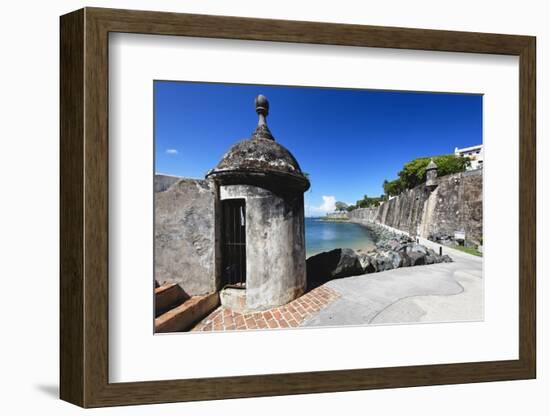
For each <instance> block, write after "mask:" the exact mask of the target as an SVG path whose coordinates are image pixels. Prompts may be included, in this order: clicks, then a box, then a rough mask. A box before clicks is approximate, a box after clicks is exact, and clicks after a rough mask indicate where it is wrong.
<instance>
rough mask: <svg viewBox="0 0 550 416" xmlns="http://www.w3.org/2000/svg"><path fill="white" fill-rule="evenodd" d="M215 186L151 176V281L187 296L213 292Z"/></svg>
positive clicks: (214, 289) (162, 176)
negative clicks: (173, 286) (172, 285)
mask: <svg viewBox="0 0 550 416" xmlns="http://www.w3.org/2000/svg"><path fill="white" fill-rule="evenodd" d="M216 192H217V191H216V186H215V185H214V183H213V182H212V181H209V180H198V179H183V178H175V177H173V176H165V175H155V280H157V281H158V282H159V283H160V284H163V283H177V284H178V285H179V286H181V288H182V289H183V290H184V291H185V292H186V293H187V294H188V295H199V294H206V293H211V292H214V291H216V289H217V287H216V286H217V281H216V276H217V275H218V273H216V271H217V268H218V267H219V260H218V258H219V256H218V251H217V250H218V245H217V241H218V239H217V238H216V233H217V230H216V220H215V218H216V216H217V215H218V208H217V202H216V201H217V197H216Z"/></svg>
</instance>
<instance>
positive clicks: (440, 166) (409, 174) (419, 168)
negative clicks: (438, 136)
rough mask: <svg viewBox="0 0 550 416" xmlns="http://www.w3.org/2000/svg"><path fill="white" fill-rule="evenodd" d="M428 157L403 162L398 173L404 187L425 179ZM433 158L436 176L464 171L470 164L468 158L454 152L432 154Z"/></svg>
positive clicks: (412, 185) (418, 183)
mask: <svg viewBox="0 0 550 416" xmlns="http://www.w3.org/2000/svg"><path fill="white" fill-rule="evenodd" d="M430 159H432V158H430V157H420V158H418V159H414V160H411V161H410V162H407V163H405V165H404V166H403V169H402V170H401V171H400V172H399V173H398V176H399V179H400V180H401V183H402V185H403V188H404V189H412V188H414V187H415V186H418V185H420V184H421V183H424V182H425V181H426V166H428V163H430ZM433 160H434V162H435V164H436V165H437V176H445V175H450V174H452V173H458V172H464V171H465V170H466V168H467V167H468V165H469V164H470V160H469V159H468V158H465V157H461V156H455V155H454V154H452V155H442V156H434V157H433ZM404 189H403V190H404Z"/></svg>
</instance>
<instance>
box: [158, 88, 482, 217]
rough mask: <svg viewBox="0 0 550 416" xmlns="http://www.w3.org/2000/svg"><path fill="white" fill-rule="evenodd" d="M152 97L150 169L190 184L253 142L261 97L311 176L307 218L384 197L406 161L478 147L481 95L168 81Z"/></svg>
mask: <svg viewBox="0 0 550 416" xmlns="http://www.w3.org/2000/svg"><path fill="white" fill-rule="evenodd" d="M154 94H155V171H156V172H157V173H164V174H169V175H175V176H183V177H191V178H204V175H205V174H206V172H207V171H208V170H209V169H211V168H213V167H214V166H216V165H217V163H218V162H219V160H220V159H221V157H222V156H223V154H224V153H225V152H226V151H227V150H228V149H229V147H230V146H231V145H232V144H234V143H235V142H237V141H239V140H242V139H245V138H248V137H250V135H251V133H252V132H253V131H254V129H255V128H256V125H257V120H258V116H257V115H256V112H255V107H254V98H255V97H256V95H258V94H264V95H265V96H267V98H268V99H269V103H270V113H269V116H268V118H267V122H268V125H269V128H270V130H271V132H272V133H273V135H274V136H275V139H276V140H277V141H278V142H279V143H281V144H282V145H283V146H285V147H286V148H287V149H289V150H290V151H291V152H292V153H293V154H294V156H295V157H296V159H297V160H298V162H299V163H300V166H301V168H302V170H303V171H304V172H307V173H309V175H310V176H309V177H310V181H311V185H312V186H311V189H310V190H309V191H307V192H306V193H305V205H306V216H316V215H323V214H324V213H326V212H327V211H331V210H333V209H334V207H333V205H334V202H335V201H344V202H346V203H355V201H356V200H358V199H360V198H362V197H363V195H365V194H366V195H369V196H378V195H380V194H382V193H383V190H382V183H383V181H384V179H388V180H391V179H394V178H395V177H396V176H397V172H398V171H399V170H400V169H401V167H402V166H403V164H404V163H406V162H408V161H409V160H411V159H414V158H416V157H421V156H434V155H441V154H449V153H452V152H453V151H454V148H455V147H467V146H473V145H476V144H480V143H481V142H482V96H481V95H466V94H441V93H418V92H397V91H378V90H358V89H355V90H353V89H333V88H330V89H328V88H304V87H280V86H263V85H240V84H208V83H187V82H172V81H155V83H154Z"/></svg>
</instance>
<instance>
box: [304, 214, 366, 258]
mask: <svg viewBox="0 0 550 416" xmlns="http://www.w3.org/2000/svg"><path fill="white" fill-rule="evenodd" d="M305 226H306V257H310V256H313V255H314V254H318V253H321V252H323V251H329V250H333V249H335V248H353V249H360V248H362V249H368V248H371V247H373V246H374V241H373V239H372V237H371V235H370V233H369V231H368V230H367V229H366V228H365V227H362V226H360V225H359V224H352V223H350V222H344V221H342V222H336V221H334V222H332V221H323V220H321V219H320V218H306V221H305Z"/></svg>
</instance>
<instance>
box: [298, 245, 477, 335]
mask: <svg viewBox="0 0 550 416" xmlns="http://www.w3.org/2000/svg"><path fill="white" fill-rule="evenodd" d="M420 243H421V244H424V245H426V246H429V247H431V248H434V249H435V250H439V245H437V244H435V243H432V242H430V241H427V240H423V239H422V240H421V241H420ZM444 253H445V254H449V255H450V256H451V257H452V258H453V260H454V262H453V263H440V264H432V265H429V266H415V267H404V268H400V269H394V270H388V271H385V272H379V273H372V274H365V275H361V276H353V277H348V278H344V279H335V280H332V281H330V282H328V283H325V285H326V286H327V287H329V288H331V289H333V290H335V291H336V292H338V293H339V294H340V295H341V297H340V298H339V299H338V300H336V301H334V302H333V303H331V304H330V305H328V306H327V307H326V308H324V309H322V310H321V311H320V312H319V313H318V314H317V315H315V316H313V317H311V318H310V319H308V320H306V321H304V322H303V323H302V324H301V326H342V325H365V324H371V325H376V324H378V325H379V324H399V323H412V322H449V321H479V320H483V279H482V268H483V261H482V258H480V257H476V256H473V255H470V254H466V253H463V252H460V251H457V250H453V249H449V248H446V247H445V248H444Z"/></svg>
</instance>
